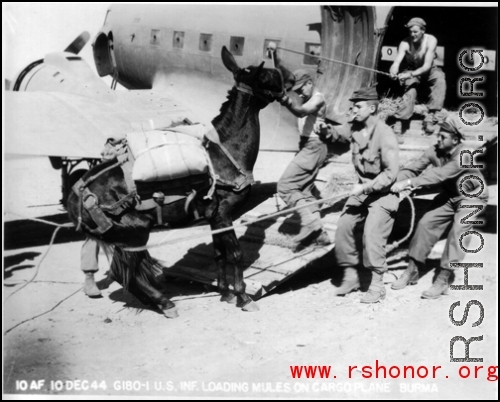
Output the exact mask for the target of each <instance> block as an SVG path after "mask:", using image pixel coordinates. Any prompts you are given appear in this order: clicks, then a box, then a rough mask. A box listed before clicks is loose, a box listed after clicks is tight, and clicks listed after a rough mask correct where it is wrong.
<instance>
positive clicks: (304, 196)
mask: <svg viewBox="0 0 500 402" xmlns="http://www.w3.org/2000/svg"><path fill="white" fill-rule="evenodd" d="M293 75H294V76H295V84H294V85H293V87H292V90H293V91H294V92H295V93H297V94H298V95H299V97H300V98H301V99H302V104H294V102H292V100H291V99H290V98H289V97H288V96H286V95H285V96H284V97H283V98H282V99H281V100H280V103H281V104H282V105H283V106H285V107H286V108H287V109H288V110H289V111H290V112H291V113H292V114H293V115H294V116H297V117H298V125H299V131H300V143H299V149H300V150H299V152H298V153H297V155H295V158H294V159H293V160H292V162H290V164H289V165H288V167H287V168H286V169H285V172H284V173H283V175H282V176H281V178H280V179H279V181H278V194H279V196H280V197H281V199H282V200H283V201H284V202H285V203H286V204H287V205H288V206H289V207H303V208H300V209H298V212H299V214H300V219H301V229H300V232H299V234H298V235H297V236H295V237H294V239H293V240H294V242H295V244H296V250H298V249H300V247H301V245H302V244H304V243H305V242H306V240H307V241H313V240H314V241H316V242H317V243H318V244H320V245H327V244H330V243H331V241H330V239H329V237H328V234H327V233H326V232H325V231H324V230H323V225H322V223H321V216H320V212H319V207H318V205H317V204H316V205H310V204H311V202H313V201H316V197H315V196H314V194H318V193H319V191H318V190H317V188H316V186H315V184H314V181H315V180H316V177H317V175H318V172H319V169H320V168H321V166H322V165H323V163H324V162H325V160H326V156H327V153H328V149H327V145H326V143H325V142H324V140H323V139H322V138H321V136H320V134H319V132H318V131H317V127H319V126H318V123H319V122H324V118H325V113H326V104H325V99H324V97H323V94H322V93H321V92H319V91H318V90H317V89H316V88H315V87H314V82H313V78H312V73H311V72H309V71H306V70H297V71H295V72H294V74H293Z"/></svg>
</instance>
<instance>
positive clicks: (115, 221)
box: [68, 47, 284, 317]
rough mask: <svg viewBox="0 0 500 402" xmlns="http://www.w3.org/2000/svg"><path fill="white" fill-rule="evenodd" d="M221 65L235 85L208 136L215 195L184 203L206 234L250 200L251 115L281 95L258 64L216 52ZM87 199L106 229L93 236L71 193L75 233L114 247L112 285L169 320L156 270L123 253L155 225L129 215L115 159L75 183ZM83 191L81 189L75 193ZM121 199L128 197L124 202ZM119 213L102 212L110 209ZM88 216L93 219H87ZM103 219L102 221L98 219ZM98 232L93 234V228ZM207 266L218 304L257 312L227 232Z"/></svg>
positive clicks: (256, 131) (168, 217) (255, 124)
mask: <svg viewBox="0 0 500 402" xmlns="http://www.w3.org/2000/svg"><path fill="white" fill-rule="evenodd" d="M222 61H223V63H224V66H225V67H226V68H227V69H228V70H229V71H231V72H232V73H233V76H234V79H235V81H236V83H235V86H234V87H233V88H232V89H231V90H230V91H229V94H228V99H227V101H226V102H225V103H224V104H223V105H222V106H221V109H220V114H219V115H218V116H217V117H216V118H215V119H214V120H213V121H212V124H213V126H214V128H215V130H216V131H217V134H218V137H219V140H220V143H218V140H217V139H216V136H208V137H210V138H209V141H207V142H206V145H207V149H208V153H209V156H210V159H211V161H212V164H213V167H214V170H215V173H216V174H217V175H218V176H219V178H218V179H217V186H216V189H215V193H214V194H213V197H212V198H211V199H204V198H203V196H204V195H206V194H207V191H208V190H206V191H204V192H202V193H200V194H198V195H197V197H196V198H195V200H194V201H193V203H192V204H194V205H195V206H196V208H197V209H198V211H199V212H200V214H201V215H202V216H204V217H205V219H207V221H208V222H209V223H210V226H211V228H212V230H216V229H221V228H225V227H228V226H231V225H232V222H233V219H232V216H231V214H232V211H233V210H234V208H235V207H237V206H239V205H241V204H242V203H244V202H245V200H247V198H248V196H249V195H250V187H251V186H250V184H251V183H252V182H253V176H252V170H253V166H254V164H255V161H256V159H257V154H258V151H259V139H260V125H259V111H260V110H261V109H263V108H265V107H266V106H267V105H268V104H269V103H270V102H273V101H274V100H275V99H277V98H280V97H282V96H283V94H284V92H283V79H282V75H281V71H280V70H278V69H266V68H264V67H263V66H264V63H262V64H261V65H260V66H258V67H254V66H251V67H247V68H245V69H241V68H239V67H238V65H237V63H236V61H235V59H234V57H233V56H232V55H231V53H230V52H229V51H228V50H227V49H226V48H225V47H223V49H222ZM83 180H84V181H85V188H87V190H86V191H87V194H88V192H90V193H91V194H93V195H94V196H95V197H90V198H93V199H94V200H97V201H96V202H97V203H98V208H97V210H98V211H100V212H98V213H97V217H98V218H97V219H96V220H97V221H100V220H102V219H99V215H100V214H104V215H105V216H106V218H107V220H108V221H109V222H111V223H110V224H108V228H106V230H99V229H98V225H97V224H96V223H95V220H94V219H93V218H92V217H91V215H90V214H89V211H88V210H87V209H86V207H88V204H87V203H85V206H82V201H85V199H86V198H88V197H87V196H85V195H84V196H83V197H80V196H79V195H77V194H76V193H74V192H73V193H72V194H71V195H70V197H69V198H68V213H69V216H70V218H71V220H72V221H73V222H75V224H78V223H79V219H80V222H82V225H80V226H81V228H82V230H83V231H84V232H85V233H86V234H87V235H88V236H89V237H91V238H93V239H96V240H98V241H100V242H103V243H104V244H112V245H114V246H115V251H114V255H113V261H112V263H111V271H112V273H113V276H114V277H115V279H116V280H117V281H118V282H119V283H120V284H122V286H124V288H128V289H129V291H130V292H131V293H132V294H134V295H135V296H136V297H138V298H139V299H140V300H141V301H145V302H147V301H152V302H153V303H154V304H156V305H157V306H159V308H160V309H161V310H162V311H163V313H164V314H165V315H166V316H167V317H175V316H177V311H176V309H175V308H174V307H175V305H174V304H173V303H172V302H171V301H170V300H168V299H167V298H166V297H165V296H164V295H163V294H162V293H161V292H160V291H159V290H158V287H159V285H158V283H156V279H155V277H156V276H157V274H158V273H159V272H161V271H159V269H158V267H157V266H156V265H155V263H154V260H153V259H152V258H151V257H150V256H149V253H148V251H147V250H145V251H139V252H129V251H126V250H124V248H126V247H141V246H145V245H146V243H147V241H148V238H149V233H150V231H151V229H152V227H153V225H154V224H155V221H156V210H154V209H153V210H149V211H142V212H141V211H137V210H136V209H134V205H135V201H134V198H133V197H130V196H129V194H130V192H129V190H128V187H127V184H126V182H125V179H124V174H123V171H122V169H121V167H120V166H119V163H117V160H116V159H114V160H112V161H108V162H104V163H102V164H100V165H98V166H95V167H94V168H92V169H90V171H89V172H88V173H87V174H86V175H85V176H84V177H83ZM80 188H81V189H82V190H83V187H80ZM127 196H129V197H128V198H125V197H127ZM117 203H118V204H121V205H120V208H121V209H120V210H119V211H118V212H117V211H113V213H109V212H108V210H109V209H110V208H111V206H113V204H114V205H115V206H116V205H117ZM162 215H163V222H170V223H172V222H173V223H179V222H181V221H187V220H188V218H189V217H188V216H187V215H186V213H185V212H184V208H183V203H174V204H169V205H167V206H164V207H163V208H162ZM95 216H96V214H94V217H95ZM106 218H104V221H106ZM96 229H97V231H98V232H99V231H101V232H103V233H96V231H95V230H96ZM213 244H214V251H215V261H216V263H217V267H218V281H217V282H218V288H219V291H220V293H221V294H222V298H221V301H226V302H228V303H235V302H236V303H237V306H238V307H242V308H243V310H245V311H255V310H258V307H257V305H256V304H255V303H254V302H253V301H252V300H251V299H250V297H249V296H248V295H247V294H246V293H245V283H244V282H243V266H242V251H241V247H240V244H239V242H238V239H237V238H236V235H235V233H234V231H233V230H230V231H225V232H223V233H220V234H215V235H214V236H213ZM229 267H233V268H234V271H233V278H234V283H233V289H230V288H229V284H228V278H227V273H228V269H229Z"/></svg>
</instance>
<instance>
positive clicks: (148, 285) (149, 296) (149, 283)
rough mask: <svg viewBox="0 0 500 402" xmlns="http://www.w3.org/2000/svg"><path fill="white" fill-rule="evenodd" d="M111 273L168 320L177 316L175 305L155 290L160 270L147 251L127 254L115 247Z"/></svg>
mask: <svg viewBox="0 0 500 402" xmlns="http://www.w3.org/2000/svg"><path fill="white" fill-rule="evenodd" d="M111 272H112V273H113V275H114V277H115V278H116V280H117V281H118V282H119V283H120V284H121V285H122V286H123V287H124V288H125V289H126V290H129V291H130V293H132V294H133V295H134V296H135V297H137V298H138V299H139V300H140V301H141V302H143V303H145V304H149V303H151V302H152V303H153V304H155V305H156V306H158V307H159V308H160V310H161V311H162V312H163V314H164V315H165V316H166V317H168V318H176V317H178V316H179V314H178V312H177V309H176V308H175V304H174V303H172V302H171V301H170V300H169V299H168V298H166V297H165V296H164V295H163V294H162V293H161V292H160V291H158V290H157V288H156V287H159V285H158V281H157V280H156V276H157V275H158V274H160V273H161V270H160V268H159V267H158V266H157V265H156V262H155V260H153V258H151V256H150V255H149V253H148V251H139V252H128V251H125V250H123V249H121V248H120V247H115V252H114V254H113V261H112V262H111Z"/></svg>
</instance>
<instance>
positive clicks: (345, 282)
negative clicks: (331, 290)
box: [335, 267, 360, 296]
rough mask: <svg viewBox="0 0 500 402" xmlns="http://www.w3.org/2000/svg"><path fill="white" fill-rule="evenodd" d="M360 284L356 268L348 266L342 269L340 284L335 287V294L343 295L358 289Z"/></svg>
mask: <svg viewBox="0 0 500 402" xmlns="http://www.w3.org/2000/svg"><path fill="white" fill-rule="evenodd" d="M359 286H360V282H359V275H358V270H357V269H356V268H352V267H348V268H345V270H344V279H342V284H341V285H340V286H339V287H338V288H336V289H335V296H345V295H346V294H348V293H350V292H352V291H354V290H358V289H359Z"/></svg>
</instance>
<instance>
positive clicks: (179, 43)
mask: <svg viewBox="0 0 500 402" xmlns="http://www.w3.org/2000/svg"><path fill="white" fill-rule="evenodd" d="M173 47H174V48H177V49H182V48H183V47H184V32H180V31H175V32H174V44H173Z"/></svg>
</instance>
